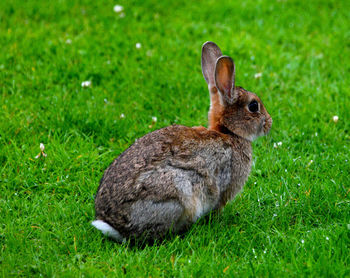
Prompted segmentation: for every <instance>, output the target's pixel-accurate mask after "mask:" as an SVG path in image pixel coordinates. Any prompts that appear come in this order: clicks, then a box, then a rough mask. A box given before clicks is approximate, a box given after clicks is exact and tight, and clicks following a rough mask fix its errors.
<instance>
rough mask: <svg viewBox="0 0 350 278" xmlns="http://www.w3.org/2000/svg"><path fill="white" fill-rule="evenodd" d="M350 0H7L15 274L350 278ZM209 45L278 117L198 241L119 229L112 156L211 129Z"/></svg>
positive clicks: (10, 237) (4, 181)
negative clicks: (106, 182)
mask: <svg viewBox="0 0 350 278" xmlns="http://www.w3.org/2000/svg"><path fill="white" fill-rule="evenodd" d="M349 3H350V2H349V1H347V0H343V1H339V0H331V1H325V0H324V1H301V0H299V1H297V0H295V1H288V0H285V1H284V0H280V1H270V0H259V1H253V0H251V1H195V2H193V3H191V2H190V1H183V0H180V1H165V0H164V1H155V0H153V1H126V0H121V1H120V2H112V1H104V0H101V1H87V0H80V1H67V0H61V1H34V0H30V1H19V0H18V1H17V0H16V1H12V0H4V1H0V45H1V52H0V92H1V98H0V184H1V191H0V242H1V244H0V248H1V251H0V274H1V276H2V277H9V276H44V277H71V276H87V277H102V276H109V277H116V276H117V277H121V276H124V275H125V276H127V277H142V276H147V277H148V276H150V277H159V276H161V277H162V276H163V277H170V276H175V277H190V276H192V277H201V276H207V277H220V276H228V277H233V276H236V277H247V276H252V277H253V276H258V277H281V276H282V277H287V276H288V277H302V276H313V277H320V276H323V277H349V276H350V252H349V246H350V198H349V197H350V182H349V175H350V163H349V159H350V156H349V153H350V134H349V132H350V124H349V123H350V112H349V108H350V89H349V88H350V77H349V75H350V63H349V61H350V13H349V10H350V4H349ZM116 4H120V5H122V6H123V7H124V10H123V11H122V12H119V13H116V12H115V11H114V10H113V7H114V5H116ZM207 40H212V41H215V42H216V43H217V44H218V45H219V46H220V47H221V49H222V50H223V52H224V53H225V54H227V55H230V56H232V57H233V58H234V60H235V63H236V84H237V85H239V86H243V87H244V88H246V89H248V90H250V91H254V92H256V93H257V94H258V95H259V96H260V97H261V98H262V100H263V102H264V104H265V106H266V108H267V109H268V111H269V112H270V114H271V116H272V118H273V120H274V124H273V126H272V130H271V133H270V134H269V135H268V136H267V137H265V138H260V139H259V140H257V141H256V142H254V144H253V145H254V146H253V148H254V166H253V169H252V173H251V176H250V178H249V180H248V182H247V184H246V186H245V189H244V191H243V192H242V193H241V195H239V196H238V197H237V198H236V199H235V200H234V201H233V202H232V203H230V204H229V205H228V206H227V207H226V208H225V210H224V211H223V213H222V214H221V215H219V216H215V215H212V216H211V218H210V219H209V221H204V220H202V221H199V222H198V223H197V224H196V225H194V226H193V228H192V229H191V230H190V231H189V232H188V233H186V234H185V235H184V236H182V237H178V236H174V237H173V238H170V239H168V240H166V241H164V242H162V243H156V244H155V245H153V246H145V247H140V246H130V245H129V244H127V243H126V244H123V245H120V244H116V243H114V242H112V241H110V240H107V239H105V238H104V237H103V236H102V235H101V234H100V232H98V231H97V230H95V229H94V228H93V227H92V226H91V225H90V222H91V221H92V220H93V219H94V194H95V192H96V190H97V187H98V183H99V180H100V178H101V177H102V174H103V171H104V169H105V168H106V167H107V166H108V165H109V163H111V161H112V160H113V159H114V158H115V157H116V156H118V155H119V154H120V153H121V152H122V151H123V150H125V149H126V148H127V147H128V146H129V145H130V144H131V143H133V142H134V140H135V139H136V138H138V137H141V136H143V135H144V134H146V133H148V132H150V131H152V130H155V129H159V128H161V127H164V126H167V125H170V124H174V123H178V124H183V125H188V126H194V125H204V126H206V125H207V111H208V106H209V97H208V91H207V86H206V83H205V81H204V79H203V77H202V73H201V68H200V51H201V45H202V44H203V43H204V42H205V41H207ZM137 43H139V44H140V45H138V46H141V47H136V44H137ZM257 73H261V74H262V75H261V77H260V78H256V76H255V75H256V74H257ZM84 81H91V86H88V87H82V82H84ZM334 116H338V121H337V122H335V121H334V120H333V117H334ZM152 117H156V118H157V121H156V122H155V121H154V120H152ZM279 142H281V143H279ZM40 143H44V145H45V153H46V154H47V156H46V157H43V156H41V157H39V158H38V159H36V158H35V157H36V156H37V155H38V153H39V152H40V148H39V144H40Z"/></svg>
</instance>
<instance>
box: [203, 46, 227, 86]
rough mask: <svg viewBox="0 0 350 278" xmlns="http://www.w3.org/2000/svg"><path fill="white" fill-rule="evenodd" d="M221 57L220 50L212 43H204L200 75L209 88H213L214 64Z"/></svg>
mask: <svg viewBox="0 0 350 278" xmlns="http://www.w3.org/2000/svg"><path fill="white" fill-rule="evenodd" d="M221 55H222V53H221V50H220V48H219V47H218V46H217V45H216V44H215V43H213V42H206V43H204V44H203V46H202V73H203V76H204V79H205V81H207V83H208V85H209V87H212V86H215V78H214V71H215V63H216V60H217V59H218V58H219V57H220V56H221Z"/></svg>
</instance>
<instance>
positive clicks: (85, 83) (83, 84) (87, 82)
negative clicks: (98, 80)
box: [81, 80, 91, 88]
mask: <svg viewBox="0 0 350 278" xmlns="http://www.w3.org/2000/svg"><path fill="white" fill-rule="evenodd" d="M81 87H83V88H86V87H91V81H90V80H87V81H83V82H81Z"/></svg>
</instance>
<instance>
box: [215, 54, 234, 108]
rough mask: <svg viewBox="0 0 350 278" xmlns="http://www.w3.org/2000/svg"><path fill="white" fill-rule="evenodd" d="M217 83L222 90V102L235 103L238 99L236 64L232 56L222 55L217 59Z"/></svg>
mask: <svg viewBox="0 0 350 278" xmlns="http://www.w3.org/2000/svg"><path fill="white" fill-rule="evenodd" d="M215 85H216V87H217V88H218V90H219V92H220V95H221V101H222V104H233V103H234V102H235V101H236V99H237V95H236V93H235V64H234V63H233V60H232V58H231V57H229V56H221V57H220V58H219V59H218V60H217V61H216V66H215Z"/></svg>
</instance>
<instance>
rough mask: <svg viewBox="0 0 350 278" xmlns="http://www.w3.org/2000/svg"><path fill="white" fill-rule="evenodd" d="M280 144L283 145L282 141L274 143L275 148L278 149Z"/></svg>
mask: <svg viewBox="0 0 350 278" xmlns="http://www.w3.org/2000/svg"><path fill="white" fill-rule="evenodd" d="M279 146H282V142H277V143H273V147H274V148H275V149H277V148H278V147H279Z"/></svg>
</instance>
